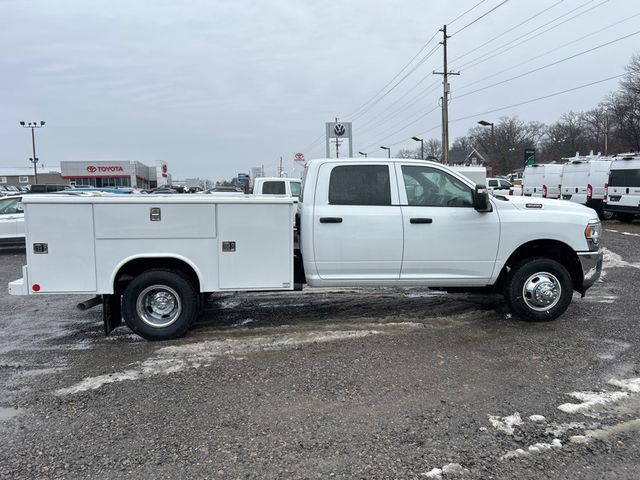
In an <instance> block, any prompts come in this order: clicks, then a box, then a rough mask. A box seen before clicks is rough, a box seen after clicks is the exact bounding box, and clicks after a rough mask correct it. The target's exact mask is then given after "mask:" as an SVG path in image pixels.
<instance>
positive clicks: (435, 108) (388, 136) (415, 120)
mask: <svg viewBox="0 0 640 480" xmlns="http://www.w3.org/2000/svg"><path fill="white" fill-rule="evenodd" d="M438 108H440V106H439V105H436V106H435V107H434V108H432V109H431V110H429V111H428V112H426V113H423V114H421V115H420V116H419V117H417V118H415V119H413V120H412V121H411V122H409V123H407V124H406V125H403V126H402V127H401V128H399V129H398V130H396V131H395V132H393V133H390V134H389V135H387V136H386V137H383V138H381V139H380V140H376V141H375V142H374V143H372V144H371V145H367V146H366V147H364V149H365V150H366V149H368V148H371V147H372V146H373V145H375V144H377V143H378V142H384V141H385V140H386V139H388V138H391V137H394V136H395V135H397V134H398V133H400V132H402V131H403V130H406V129H407V128H408V127H410V126H411V125H413V124H415V123H416V122H418V121H419V120H422V119H423V118H424V117H426V116H427V115H429V114H430V113H433V112H435V111H436V110H437V109H438Z"/></svg>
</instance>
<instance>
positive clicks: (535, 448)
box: [500, 438, 562, 460]
mask: <svg viewBox="0 0 640 480" xmlns="http://www.w3.org/2000/svg"><path fill="white" fill-rule="evenodd" d="M558 448H562V442H561V441H560V439H558V438H554V439H553V440H552V441H551V443H535V444H533V445H529V446H528V447H527V449H526V450H524V449H522V448H518V449H516V450H511V451H509V452H507V453H505V454H504V455H502V456H501V457H500V460H507V459H509V458H517V457H528V456H529V455H532V454H535V453H542V452H546V451H548V450H551V449H558Z"/></svg>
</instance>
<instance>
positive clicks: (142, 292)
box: [122, 269, 199, 340]
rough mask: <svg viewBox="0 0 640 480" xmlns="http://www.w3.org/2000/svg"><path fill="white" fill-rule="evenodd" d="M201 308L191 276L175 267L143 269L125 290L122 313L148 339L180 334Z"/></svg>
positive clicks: (128, 322) (185, 330) (166, 337)
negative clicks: (171, 268)
mask: <svg viewBox="0 0 640 480" xmlns="http://www.w3.org/2000/svg"><path fill="white" fill-rule="evenodd" d="M198 310H199V292H198V290H197V289H196V287H195V285H194V284H193V282H192V281H191V280H190V279H189V277H188V276H186V275H184V274H182V273H181V272H179V271H176V270H166V269H154V270H148V271H146V272H144V273H141V274H140V275H138V276H136V277H135V278H134V279H133V280H131V282H130V283H129V284H128V285H127V287H126V288H125V290H124V292H123V294H122V316H123V317H124V320H125V322H126V324H127V326H128V327H129V328H130V329H131V330H133V331H134V332H135V333H137V334H138V335H140V336H141V337H142V338H145V339H147V340H168V339H172V338H178V337H181V336H182V335H184V334H185V333H187V331H188V330H189V328H190V327H191V324H192V323H193V321H194V320H195V319H196V317H197V315H198Z"/></svg>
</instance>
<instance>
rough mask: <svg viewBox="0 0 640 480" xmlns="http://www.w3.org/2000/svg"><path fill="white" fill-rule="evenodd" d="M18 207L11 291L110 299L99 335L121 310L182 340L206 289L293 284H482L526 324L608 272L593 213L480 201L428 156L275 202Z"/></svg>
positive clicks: (317, 183)
mask: <svg viewBox="0 0 640 480" xmlns="http://www.w3.org/2000/svg"><path fill="white" fill-rule="evenodd" d="M296 207H297V214H296V215H295V216H294V215H292V213H293V210H294V209H295V208H296ZM24 209H25V214H26V231H27V265H26V266H24V267H23V277H22V278H21V279H19V280H16V281H13V282H11V283H10V284H9V291H10V293H12V294H15V295H42V294H46V293H66V294H68V293H78V294H87V295H95V296H96V297H95V299H93V300H92V301H90V302H89V303H88V304H86V305H88V306H91V305H93V304H97V303H99V302H102V303H103V310H104V319H105V329H106V331H107V333H108V332H109V331H110V330H111V329H112V328H114V327H115V326H117V325H118V324H119V323H120V321H121V318H122V317H124V320H125V321H126V323H127V325H129V327H130V328H131V329H132V330H133V331H135V332H136V333H138V334H139V335H141V336H143V337H145V338H147V339H166V338H175V337H177V336H180V335H182V334H184V333H185V332H186V331H187V330H188V329H189V327H190V325H191V323H192V322H193V320H194V318H195V317H196V316H197V313H198V308H199V304H200V298H199V297H200V296H201V295H205V294H210V293H213V292H221V291H245V290H293V289H294V288H295V287H300V286H301V284H302V283H307V284H308V285H309V286H311V287H326V286H331V287H353V286H359V287H363V286H372V287H373V286H425V287H437V288H444V289H478V288H481V289H485V290H490V291H496V292H498V293H503V294H504V295H505V298H506V300H507V302H508V304H509V306H510V307H511V309H512V310H513V311H514V312H515V313H516V314H517V315H518V316H520V317H522V318H524V319H526V320H533V321H537V320H552V319H554V318H556V317H558V316H559V315H561V314H562V313H563V312H564V311H565V310H566V308H567V307H568V305H569V303H570V302H571V297H572V292H573V290H577V291H578V292H580V293H582V294H583V295H584V293H585V291H586V290H587V289H588V288H589V287H590V286H591V285H592V284H593V283H594V282H595V281H596V280H597V278H598V277H599V275H600V271H601V267H602V251H601V249H600V235H601V226H600V223H599V220H598V218H597V214H596V213H595V212H594V211H593V210H591V209H589V208H587V207H584V206H582V205H578V204H573V203H569V202H557V201H551V200H546V199H538V198H536V199H531V198H524V197H509V198H507V197H503V196H500V195H497V196H489V195H488V193H487V191H486V187H485V186H479V185H474V183H473V182H471V181H470V180H469V179H467V178H466V177H465V176H463V175H461V174H459V173H457V172H455V171H453V170H451V169H449V168H447V167H445V166H443V165H441V164H438V163H433V162H425V161H413V160H399V159H398V160H394V159H380V160H378V159H367V160H349V159H345V160H343V159H319V160H314V161H311V162H308V164H307V167H306V170H305V178H304V182H303V189H302V192H301V196H300V202H299V203H298V205H297V206H296V205H295V204H294V202H293V199H291V198H286V197H272V196H263V197H258V196H246V197H235V196H233V197H232V196H228V197H224V196H215V197H212V196H209V195H201V196H198V195H195V196H194V195H190V196H176V195H173V196H166V197H164V196H153V197H151V196H126V197H125V196H121V197H78V198H61V197H53V196H49V197H40V198H35V197H34V198H27V197H25V200H24ZM294 218H295V222H296V224H297V225H296V226H297V229H294V225H293V222H294ZM294 232H297V233H296V235H298V236H299V238H298V239H297V240H298V243H299V247H300V248H299V249H297V248H295V247H294Z"/></svg>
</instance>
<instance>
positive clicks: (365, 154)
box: [358, 152, 369, 158]
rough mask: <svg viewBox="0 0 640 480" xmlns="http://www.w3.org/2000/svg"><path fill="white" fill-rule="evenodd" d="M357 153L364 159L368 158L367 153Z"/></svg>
mask: <svg viewBox="0 0 640 480" xmlns="http://www.w3.org/2000/svg"><path fill="white" fill-rule="evenodd" d="M358 153H359V154H360V155H362V156H363V157H364V158H367V157H368V156H369V154H368V153H367V152H358Z"/></svg>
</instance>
